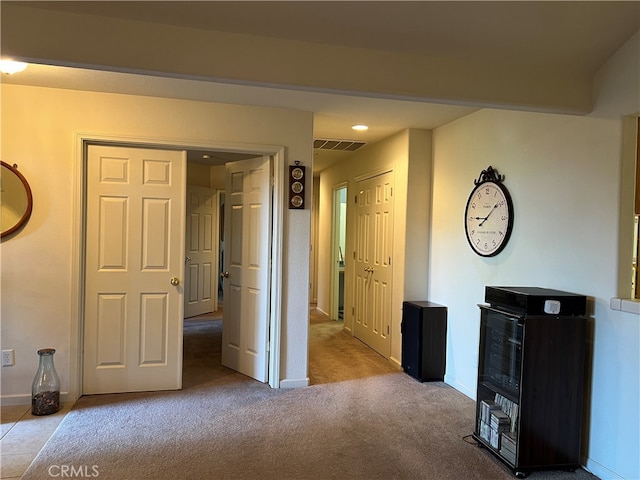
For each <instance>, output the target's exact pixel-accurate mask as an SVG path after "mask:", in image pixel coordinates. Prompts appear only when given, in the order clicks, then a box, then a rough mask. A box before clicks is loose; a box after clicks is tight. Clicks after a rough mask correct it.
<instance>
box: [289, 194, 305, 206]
mask: <svg viewBox="0 0 640 480" xmlns="http://www.w3.org/2000/svg"><path fill="white" fill-rule="evenodd" d="M291 205H293V206H294V207H296V208H298V207H300V206H301V205H302V197H301V196H300V195H296V196H294V197H293V198H292V199H291Z"/></svg>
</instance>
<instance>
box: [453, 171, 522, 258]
mask: <svg viewBox="0 0 640 480" xmlns="http://www.w3.org/2000/svg"><path fill="white" fill-rule="evenodd" d="M503 179H504V176H503V175H498V172H497V171H496V170H494V169H493V168H492V167H491V166H490V167H489V168H488V169H487V170H483V171H482V172H481V173H480V176H479V177H478V179H477V180H474V181H473V183H474V184H475V188H474V189H473V190H472V191H471V195H469V200H467V206H466V208H465V211H464V219H465V220H464V221H465V223H464V229H465V233H466V237H467V241H468V242H469V245H470V246H471V248H472V249H473V251H474V252H475V253H477V254H478V255H480V256H483V257H492V256H494V255H497V254H498V253H500V252H501V251H502V249H503V248H504V247H505V246H506V245H507V242H508V241H509V237H510V235H511V230H512V229H513V202H512V201H511V196H510V195H509V191H508V190H507V188H506V187H505V186H504V185H503V184H502V180H503Z"/></svg>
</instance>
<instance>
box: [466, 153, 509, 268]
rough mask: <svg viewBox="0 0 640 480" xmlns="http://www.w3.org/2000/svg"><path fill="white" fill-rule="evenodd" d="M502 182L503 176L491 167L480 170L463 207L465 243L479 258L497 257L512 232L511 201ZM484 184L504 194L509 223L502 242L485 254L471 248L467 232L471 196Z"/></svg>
mask: <svg viewBox="0 0 640 480" xmlns="http://www.w3.org/2000/svg"><path fill="white" fill-rule="evenodd" d="M503 180H504V175H500V174H499V173H498V171H497V170H495V169H494V168H493V167H492V166H491V165H489V167H488V168H487V169H486V170H482V172H480V175H479V176H478V178H477V179H476V180H474V181H473V184H474V185H475V186H474V187H473V190H471V193H470V194H469V198H468V199H467V204H466V206H465V207H464V235H465V237H466V239H467V243H468V244H469V246H470V247H471V250H473V252H474V253H476V254H477V255H480V256H481V257H494V256H496V255H498V254H499V253H500V252H501V251H502V250H504V248H505V247H506V246H507V243H509V238H510V237H511V231H512V230H513V223H514V218H513V200H511V195H510V194H509V190H507V187H505V186H504V184H503V183H502V181H503ZM485 183H493V184H494V185H495V186H496V187H498V188H499V189H500V190H501V191H502V193H503V194H504V198H505V200H506V202H507V211H508V212H509V222H508V224H507V231H506V232H505V234H504V240H503V241H502V243H501V244H500V246H499V247H498V248H497V249H496V250H494V251H493V252H491V253H486V254H485V253H482V252H479V251H478V250H476V249H475V247H474V246H473V243H472V242H471V240H470V239H469V230H468V228H467V215H468V214H469V205H470V204H471V201H472V200H473V196H474V195H475V193H476V192H477V191H478V188H479V187H480V186H481V185H483V184H485Z"/></svg>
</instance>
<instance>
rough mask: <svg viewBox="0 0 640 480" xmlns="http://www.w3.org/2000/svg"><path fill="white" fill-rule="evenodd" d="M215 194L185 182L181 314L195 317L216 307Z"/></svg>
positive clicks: (209, 189)
mask: <svg viewBox="0 0 640 480" xmlns="http://www.w3.org/2000/svg"><path fill="white" fill-rule="evenodd" d="M217 199H218V197H217V195H216V191H215V190H213V189H212V188H205V187H195V186H190V185H187V230H186V234H185V235H186V239H185V245H186V253H185V255H186V257H185V279H184V316H185V318H189V317H195V316H196V315H202V314H205V313H210V312H213V311H215V310H217V308H218V301H217V300H218V298H217V291H218V272H217V262H216V261H215V260H216V251H217V244H218V241H217V237H216V236H215V235H214V234H215V230H216V229H214V221H215V220H216V211H217V205H216V202H217Z"/></svg>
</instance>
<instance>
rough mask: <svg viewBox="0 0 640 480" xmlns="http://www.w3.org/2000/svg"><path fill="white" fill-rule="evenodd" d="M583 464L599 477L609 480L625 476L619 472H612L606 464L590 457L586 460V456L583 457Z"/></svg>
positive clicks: (622, 479)
mask: <svg viewBox="0 0 640 480" xmlns="http://www.w3.org/2000/svg"><path fill="white" fill-rule="evenodd" d="M582 465H583V468H584V469H585V470H586V471H588V472H590V473H592V474H593V475H595V476H596V477H598V478H602V479H607V480H624V477H621V476H620V475H618V474H617V473H615V472H612V471H611V470H609V469H608V468H607V467H605V466H604V465H601V464H599V463H598V462H596V461H594V460H592V459H590V458H587V459H586V461H585V458H584V457H583V458H582Z"/></svg>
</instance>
